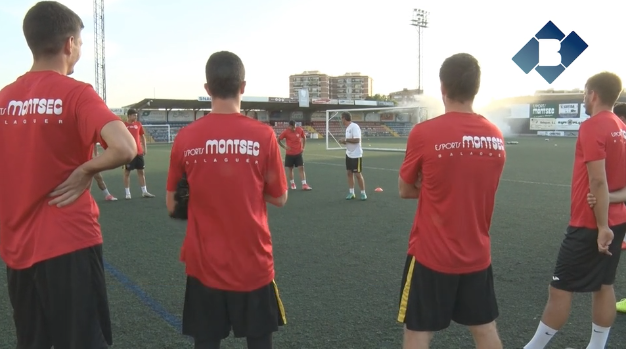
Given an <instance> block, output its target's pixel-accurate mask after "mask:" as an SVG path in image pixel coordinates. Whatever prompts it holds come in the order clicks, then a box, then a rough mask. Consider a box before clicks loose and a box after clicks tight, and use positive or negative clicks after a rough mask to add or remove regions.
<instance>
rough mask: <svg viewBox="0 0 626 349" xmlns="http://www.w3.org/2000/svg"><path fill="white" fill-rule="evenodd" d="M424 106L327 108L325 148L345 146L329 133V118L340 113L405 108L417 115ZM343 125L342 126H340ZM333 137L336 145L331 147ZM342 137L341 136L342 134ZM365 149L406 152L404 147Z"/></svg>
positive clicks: (368, 148) (339, 148) (369, 148)
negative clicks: (416, 112) (412, 110)
mask: <svg viewBox="0 0 626 349" xmlns="http://www.w3.org/2000/svg"><path fill="white" fill-rule="evenodd" d="M422 108H424V107H418V106H415V107H382V108H359V109H329V110H326V135H325V137H324V138H326V150H342V149H343V150H345V149H346V148H345V147H343V146H342V145H341V144H339V141H337V139H336V138H335V136H334V135H333V134H331V133H330V119H332V118H334V117H336V116H337V115H341V113H343V112H353V111H363V112H368V111H372V112H375V111H380V110H385V111H387V110H388V111H394V110H407V109H415V110H417V111H418V115H419V110H420V109H422ZM342 127H343V126H342ZM331 137H332V138H333V139H334V140H335V144H336V145H337V146H336V147H335V146H332V147H331V143H330V138H331ZM342 138H343V136H342ZM362 145H363V140H362V139H361V146H362ZM367 150H375V151H389V152H406V147H404V148H371V147H367Z"/></svg>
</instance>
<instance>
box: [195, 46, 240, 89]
mask: <svg viewBox="0 0 626 349" xmlns="http://www.w3.org/2000/svg"><path fill="white" fill-rule="evenodd" d="M205 72H206V82H207V84H208V85H209V91H211V95H212V97H214V98H221V99H228V98H234V97H237V95H239V89H240V88H241V83H242V82H244V81H245V79H246V70H245V68H244V67H243V62H242V61H241V59H240V58H239V57H238V56H237V55H236V54H234V53H232V52H228V51H221V52H216V53H214V54H212V55H211V57H209V60H208V61H207V62H206V69H205Z"/></svg>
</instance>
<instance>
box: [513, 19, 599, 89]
mask: <svg viewBox="0 0 626 349" xmlns="http://www.w3.org/2000/svg"><path fill="white" fill-rule="evenodd" d="M542 43H544V45H542ZM550 43H552V44H555V45H552V46H554V47H553V50H552V51H549V50H548V47H545V46H547V45H545V44H550ZM540 46H544V47H543V49H542V50H541V54H540V50H539V47H540ZM587 47H589V45H587V43H586V42H584V41H583V39H581V38H580V36H578V34H576V32H571V33H570V34H569V35H568V36H567V37H565V34H563V32H562V31H561V30H560V29H559V28H558V27H557V26H556V25H554V23H552V21H549V22H548V23H546V25H545V26H544V27H543V28H541V30H540V31H539V32H538V33H537V35H535V36H534V37H533V38H532V39H530V41H528V43H527V44H526V45H525V46H524V47H522V49H521V50H519V52H518V53H517V54H516V55H515V56H514V57H513V62H515V64H517V66H518V67H520V69H522V70H523V71H524V73H526V74H528V73H530V72H531V71H532V70H533V69H534V70H536V71H537V73H539V75H541V76H542V77H543V78H544V79H545V80H546V81H547V82H548V83H549V84H551V83H553V82H554V80H556V78H558V77H559V76H560V75H561V74H562V73H563V72H564V71H565V69H567V68H568V67H569V66H570V65H571V64H572V63H574V61H575V60H576V59H577V58H578V57H579V56H580V55H581V54H582V53H583V51H585V50H586V49H587ZM548 57H551V58H552V59H546V58H548ZM555 57H556V60H554V58H555ZM559 58H560V62H559ZM546 60H548V61H549V62H547V63H548V64H546V62H545V61H546ZM542 63H543V64H542Z"/></svg>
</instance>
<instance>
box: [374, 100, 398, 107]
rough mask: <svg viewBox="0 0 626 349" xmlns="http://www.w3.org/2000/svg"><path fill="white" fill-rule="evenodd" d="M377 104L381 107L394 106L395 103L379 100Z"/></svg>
mask: <svg viewBox="0 0 626 349" xmlns="http://www.w3.org/2000/svg"><path fill="white" fill-rule="evenodd" d="M376 105H378V106H379V107H393V106H394V105H395V104H393V102H387V101H377V102H376Z"/></svg>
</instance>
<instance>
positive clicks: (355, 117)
mask: <svg viewBox="0 0 626 349" xmlns="http://www.w3.org/2000/svg"><path fill="white" fill-rule="evenodd" d="M350 115H352V121H364V120H365V114H364V113H363V112H358V111H357V112H350Z"/></svg>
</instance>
